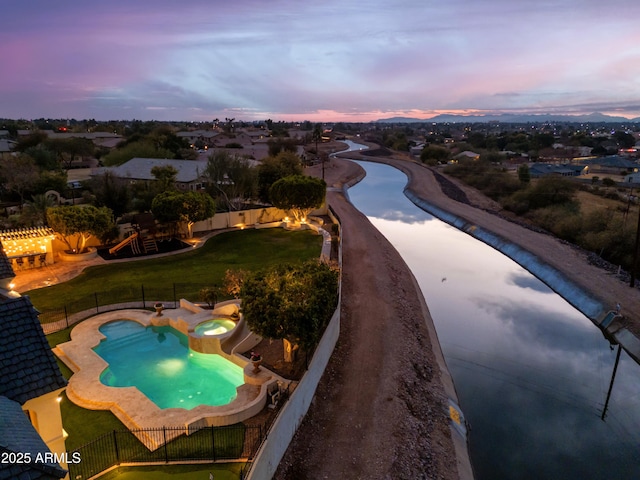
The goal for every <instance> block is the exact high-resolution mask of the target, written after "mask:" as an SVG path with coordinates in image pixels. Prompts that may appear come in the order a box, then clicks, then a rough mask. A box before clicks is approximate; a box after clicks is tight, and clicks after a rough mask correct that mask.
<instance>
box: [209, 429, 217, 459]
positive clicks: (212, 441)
mask: <svg viewBox="0 0 640 480" xmlns="http://www.w3.org/2000/svg"><path fill="white" fill-rule="evenodd" d="M210 428H211V453H213V461H214V462H215V461H216V435H215V431H214V430H213V425H211V427H210Z"/></svg>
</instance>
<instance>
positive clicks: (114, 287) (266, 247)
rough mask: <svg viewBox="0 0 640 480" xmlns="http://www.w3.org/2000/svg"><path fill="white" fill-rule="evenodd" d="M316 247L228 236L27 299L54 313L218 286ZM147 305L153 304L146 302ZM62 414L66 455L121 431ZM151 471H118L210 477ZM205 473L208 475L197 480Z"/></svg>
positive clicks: (69, 406)
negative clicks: (185, 286) (106, 299)
mask: <svg viewBox="0 0 640 480" xmlns="http://www.w3.org/2000/svg"><path fill="white" fill-rule="evenodd" d="M321 246H322V237H321V236H319V235H316V234H314V233H313V232H311V231H308V230H307V231H299V232H295V231H294V232H292V231H287V230H284V229H279V228H273V229H260V230H244V231H234V232H227V233H224V234H221V235H217V236H215V237H212V238H211V239H210V240H209V241H208V242H207V243H206V244H205V245H204V246H203V247H202V248H198V249H193V250H190V251H189V252H186V253H180V254H176V255H171V256H168V257H163V258H158V259H149V260H139V261H135V262H126V263H116V264H108V265H100V266H96V267H90V268H88V269H86V270H85V272H84V273H83V274H82V275H80V276H78V277H76V278H74V279H72V280H70V281H68V282H65V283H61V284H58V285H54V286H51V287H47V288H42V289H37V290H31V291H30V292H28V293H27V294H28V295H29V296H30V298H31V301H32V302H33V304H34V305H35V306H36V307H37V308H38V309H39V310H40V311H44V312H46V311H47V310H48V309H59V308H62V307H63V306H65V305H71V304H74V303H75V302H78V301H80V300H81V299H83V298H85V297H93V296H94V293H95V292H107V293H108V294H110V295H113V296H114V297H115V298H119V299H122V298H123V297H124V296H125V295H126V292H128V291H131V290H134V291H136V292H138V291H139V290H140V285H142V284H144V285H145V290H153V289H154V288H158V287H159V286H163V285H165V284H167V283H169V284H170V285H171V284H172V283H173V282H176V283H180V282H195V283H202V284H211V285H215V284H217V285H221V284H222V280H223V278H224V272H225V271H226V270H227V269H243V270H257V269H259V268H262V267H264V266H268V265H272V264H276V263H283V262H302V261H305V260H308V259H311V258H317V257H319V255H320V249H321ZM101 295H105V293H101ZM147 300H149V301H153V300H154V299H152V298H147ZM121 301H126V300H121ZM70 331H71V329H70V328H69V329H66V330H62V331H60V332H57V333H53V334H50V335H48V336H47V340H48V341H49V344H50V345H51V346H52V347H53V346H55V345H57V344H59V343H62V342H66V341H68V340H69V334H70ZM59 364H60V366H61V370H62V372H63V375H64V376H65V377H66V378H69V377H70V375H71V374H72V372H71V371H70V370H69V369H68V368H67V367H66V366H65V365H64V364H62V363H61V362H59ZM61 412H62V419H63V425H64V428H65V430H66V431H67V433H68V434H69V437H68V438H67V440H66V447H67V449H68V450H69V451H70V450H73V449H75V448H78V447H80V446H82V445H84V444H86V443H88V442H90V441H92V440H94V439H96V438H98V437H100V436H102V435H104V434H105V433H107V432H110V431H113V430H121V429H125V427H124V425H123V424H122V423H121V422H120V421H119V420H118V419H117V418H116V417H115V416H114V415H113V414H112V413H111V412H110V411H108V410H107V411H104V410H86V409H84V408H81V407H78V406H77V405H75V404H74V403H73V402H71V401H70V400H69V399H68V398H67V397H66V395H63V401H62V403H61ZM228 465H231V464H228ZM211 467H212V469H211V471H214V470H213V466H211ZM225 468H226V467H225ZM121 470H122V469H121ZM152 470H153V469H152ZM155 470H157V471H156V472H155V473H154V474H153V475H156V476H151V473H150V472H146V471H143V470H140V469H131V471H130V472H127V473H126V474H125V472H124V471H123V472H122V474H121V475H122V477H123V478H132V479H133V478H159V479H160V478H205V479H207V478H208V471H209V470H206V469H205V470H198V469H196V470H195V471H194V472H193V473H189V475H186V473H185V474H184V475H183V474H182V473H179V474H176V475H173V476H163V475H165V473H164V472H165V468H164V467H163V468H162V469H155ZM155 470H154V471H155ZM205 471H206V473H207V475H206V476H204V477H202V473H203V472H205ZM119 475H120V474H119ZM167 475H168V474H167ZM226 475H227V474H225V473H223V472H221V473H220V474H218V473H216V474H215V478H216V479H218V478H222V479H225V478H237V474H234V475H235V476H226ZM118 478H120V476H118Z"/></svg>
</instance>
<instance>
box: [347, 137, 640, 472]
mask: <svg viewBox="0 0 640 480" xmlns="http://www.w3.org/2000/svg"><path fill="white" fill-rule="evenodd" d="M352 148H353V147H352ZM353 149H355V148H353ZM357 163H359V164H360V165H361V166H362V167H363V168H364V169H365V170H366V172H367V175H366V177H365V178H364V180H363V181H362V182H360V183H358V184H357V185H355V186H354V187H352V188H350V189H349V191H348V195H349V198H350V200H351V202H352V203H353V204H354V205H355V206H356V207H357V208H358V209H359V210H360V211H362V212H363V213H364V214H365V215H367V217H368V218H369V219H370V221H371V222H372V223H373V224H374V225H375V226H376V227H377V228H378V230H380V232H381V233H382V234H383V235H385V237H386V238H387V239H388V240H389V241H390V242H391V243H392V244H393V245H394V246H395V248H396V249H397V250H398V251H399V252H400V254H401V256H402V257H403V259H404V260H405V262H406V263H407V264H408V265H409V267H410V268H411V270H412V272H413V274H414V275H415V277H416V279H417V280H418V283H419V284H420V287H421V289H422V293H423V295H424V297H425V300H426V302H427V304H428V306H429V310H430V312H431V315H432V317H433V320H434V323H435V326H436V329H437V332H438V337H439V341H440V343H441V345H442V349H443V352H444V355H445V358H446V361H447V365H448V367H449V370H450V372H451V374H452V376H453V379H454V382H455V386H456V390H457V392H458V396H459V400H460V405H461V407H462V410H463V412H464V414H465V416H466V419H467V421H468V423H469V427H470V430H469V447H470V455H471V460H472V463H473V467H474V472H475V476H476V479H477V480H499V479H536V480H542V479H608V480H610V479H638V478H640V454H639V447H640V366H638V365H637V364H636V363H635V362H634V361H633V360H632V359H631V358H630V357H628V356H627V354H626V353H625V352H624V351H623V352H622V354H621V357H620V362H619V366H618V368H617V373H616V377H615V383H614V386H613V389H612V393H611V396H610V400H609V402H608V404H607V410H606V415H605V416H604V419H603V418H602V417H603V411H604V408H605V403H606V399H607V392H608V390H609V385H610V381H611V377H612V373H613V369H614V363H615V359H616V353H617V348H618V347H617V346H615V347H614V346H611V345H610V344H609V342H608V341H607V340H606V339H605V337H604V336H603V335H602V333H601V332H600V330H599V329H598V328H597V327H596V326H595V325H594V324H593V323H592V322H591V321H590V320H589V319H588V318H586V317H585V316H584V315H582V314H581V313H580V312H579V311H577V310H576V309H575V308H573V307H572V306H571V305H569V304H568V303H567V302H566V301H565V300H564V299H562V298H561V297H560V296H559V295H557V294H556V293H554V292H553V291H552V290H550V289H549V288H548V287H547V286H546V285H545V284H543V283H542V282H540V281H539V280H538V279H537V278H535V277H534V276H532V275H531V274H530V273H529V272H527V271H526V270H525V269H523V268H522V267H520V266H519V265H517V264H516V263H514V262H513V261H512V260H510V259H509V258H507V257H506V256H504V255H502V254H501V253H500V252H498V251H496V250H494V249H492V248H491V247H489V246H487V245H485V244H484V243H482V242H480V241H478V240H476V239H474V238H472V237H470V236H469V235H467V234H465V233H462V232H460V231H459V230H457V229H455V228H453V227H451V226H449V225H447V224H445V223H444V222H441V221H440V220H438V219H436V218H434V217H433V216H431V215H429V214H428V213H426V212H424V211H423V210H421V209H420V208H418V207H416V206H415V205H414V204H413V203H411V202H410V201H409V200H408V199H407V197H406V196H405V195H404V194H403V189H404V187H405V185H406V183H407V178H406V176H405V175H404V174H403V173H402V172H400V171H398V170H396V169H394V168H392V167H389V166H387V165H382V164H377V163H369V162H357Z"/></svg>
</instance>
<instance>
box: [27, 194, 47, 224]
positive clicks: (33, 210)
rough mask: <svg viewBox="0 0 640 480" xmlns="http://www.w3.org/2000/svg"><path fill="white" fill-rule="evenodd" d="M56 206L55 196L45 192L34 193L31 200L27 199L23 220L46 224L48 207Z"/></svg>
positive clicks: (29, 222) (30, 222)
mask: <svg viewBox="0 0 640 480" xmlns="http://www.w3.org/2000/svg"><path fill="white" fill-rule="evenodd" d="M53 206H55V201H54V199H53V197H51V196H47V195H45V194H39V195H32V196H31V200H30V201H27V203H26V205H25V207H24V212H23V220H24V221H25V223H28V224H31V225H33V226H36V225H45V224H46V223H47V209H48V208H51V207H53Z"/></svg>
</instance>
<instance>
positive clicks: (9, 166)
mask: <svg viewBox="0 0 640 480" xmlns="http://www.w3.org/2000/svg"><path fill="white" fill-rule="evenodd" d="M0 165H2V177H3V180H4V188H6V189H7V190H8V191H9V192H14V193H17V194H18V195H19V196H20V208H22V205H23V204H24V196H25V194H26V193H27V192H30V191H33V188H34V187H35V185H36V182H37V181H38V178H39V176H40V173H39V171H38V167H37V166H36V164H35V162H34V161H33V159H32V158H31V157H30V156H28V155H25V154H21V155H17V156H15V157H9V158H7V159H5V160H3V161H2V162H1V163H0Z"/></svg>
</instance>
